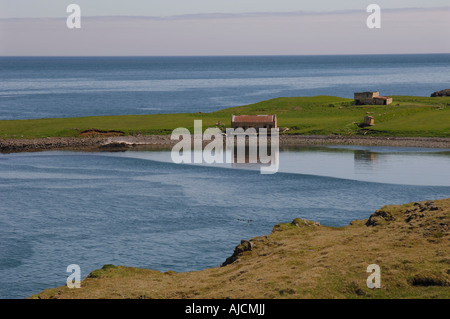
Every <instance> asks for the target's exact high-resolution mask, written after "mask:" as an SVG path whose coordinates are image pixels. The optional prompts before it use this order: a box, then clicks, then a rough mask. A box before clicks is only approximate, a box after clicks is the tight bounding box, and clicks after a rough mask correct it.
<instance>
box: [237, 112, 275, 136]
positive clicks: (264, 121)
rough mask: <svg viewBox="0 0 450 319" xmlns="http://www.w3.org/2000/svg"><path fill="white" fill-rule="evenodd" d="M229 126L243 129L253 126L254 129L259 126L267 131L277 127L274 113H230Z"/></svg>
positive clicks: (257, 128)
mask: <svg viewBox="0 0 450 319" xmlns="http://www.w3.org/2000/svg"><path fill="white" fill-rule="evenodd" d="M231 127H232V128H234V129H237V128H239V127H241V128H243V129H244V130H246V129H248V128H249V127H253V128H255V129H256V131H259V129H260V128H266V129H267V130H268V131H269V132H270V129H271V128H276V127H277V116H276V115H232V116H231Z"/></svg>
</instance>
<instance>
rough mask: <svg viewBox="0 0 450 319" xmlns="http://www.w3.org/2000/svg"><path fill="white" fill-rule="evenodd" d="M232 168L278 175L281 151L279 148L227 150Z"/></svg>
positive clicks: (236, 148)
mask: <svg viewBox="0 0 450 319" xmlns="http://www.w3.org/2000/svg"><path fill="white" fill-rule="evenodd" d="M227 151H228V152H229V154H230V162H231V167H233V168H241V169H258V170H260V171H261V173H276V172H277V171H278V168H279V165H280V164H279V151H278V148H277V147H271V145H266V147H261V145H259V147H257V148H256V147H255V148H252V147H248V146H245V147H242V148H240V147H237V146H236V147H234V148H227Z"/></svg>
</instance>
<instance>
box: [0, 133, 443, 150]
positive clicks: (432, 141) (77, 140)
mask: <svg viewBox="0 0 450 319" xmlns="http://www.w3.org/2000/svg"><path fill="white" fill-rule="evenodd" d="M177 142H178V141H172V140H171V139H170V135H146V136H116V137H48V138H36V139H0V152H1V153H16V152H37V151H53V150H74V151H101V150H114V149H119V150H124V149H129V148H134V147H138V146H149V147H157V148H161V149H170V148H171V147H172V146H173V145H175V144H176V143H177ZM207 143H209V142H205V144H207ZM314 145H366V146H392V147H418V148H444V149H445V148H450V138H439V137H366V136H342V135H335V136H325V135H323V136H322V135H280V146H286V147H296V146H314Z"/></svg>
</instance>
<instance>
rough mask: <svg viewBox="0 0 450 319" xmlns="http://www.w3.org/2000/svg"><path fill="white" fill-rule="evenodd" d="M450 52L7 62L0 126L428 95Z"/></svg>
mask: <svg viewBox="0 0 450 319" xmlns="http://www.w3.org/2000/svg"><path fill="white" fill-rule="evenodd" d="M449 87H450V54H421V55H340V56H231V57H0V120H10V119H35V118H55V117H79V116H95V115H123V114H155V113H185V112H212V111H216V110H219V109H222V108H226V107H233V106H240V105H246V104H251V103H256V102H259V101H263V100H267V99H272V98H277V97H290V96H315V95H333V96H340V97H346V98H352V97H353V93H354V92H358V91H380V93H381V94H382V95H418V96H429V95H430V94H431V93H432V92H434V91H438V90H442V89H446V88H449Z"/></svg>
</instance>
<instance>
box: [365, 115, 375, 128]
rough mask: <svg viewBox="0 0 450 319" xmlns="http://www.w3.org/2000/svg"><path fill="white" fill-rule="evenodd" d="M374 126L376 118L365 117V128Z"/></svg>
mask: <svg viewBox="0 0 450 319" xmlns="http://www.w3.org/2000/svg"><path fill="white" fill-rule="evenodd" d="M372 125H375V118H374V117H373V116H365V117H364V126H372Z"/></svg>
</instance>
